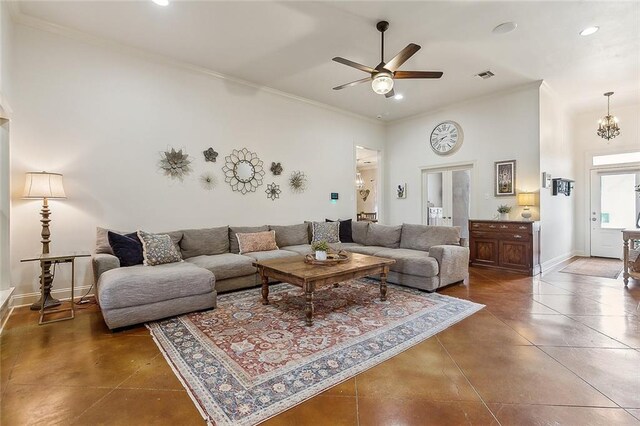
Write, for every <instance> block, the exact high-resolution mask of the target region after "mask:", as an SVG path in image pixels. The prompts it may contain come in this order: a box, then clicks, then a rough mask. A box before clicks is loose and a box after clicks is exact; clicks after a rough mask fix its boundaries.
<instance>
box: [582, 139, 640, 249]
mask: <svg viewBox="0 0 640 426" xmlns="http://www.w3.org/2000/svg"><path fill="white" fill-rule="evenodd" d="M635 151H638V147H637V146H635V145H621V146H620V147H618V148H617V149H615V150H612V149H608V150H606V151H605V150H592V151H587V152H585V153H584V164H585V167H584V175H583V179H584V180H583V182H586V186H588V189H585V191H584V192H583V194H584V197H583V200H582V211H583V212H584V217H583V223H582V226H583V228H582V229H583V232H584V247H583V248H584V251H583V255H586V256H588V257H590V256H591V196H592V194H591V173H592V172H593V171H618V170H619V171H622V172H624V171H627V170H634V169H637V168H638V167H640V162H635V163H620V164H607V165H604V166H594V165H593V157H597V156H600V155H611V154H625V153H628V152H635ZM578 191H579V189H578ZM577 208H580V207H577ZM574 217H575V216H574ZM578 226H579V225H578ZM574 229H578V228H574Z"/></svg>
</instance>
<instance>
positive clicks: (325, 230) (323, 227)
mask: <svg viewBox="0 0 640 426" xmlns="http://www.w3.org/2000/svg"><path fill="white" fill-rule="evenodd" d="M316 241H326V242H327V243H339V242H340V222H313V238H312V241H311V242H312V243H314V242H316Z"/></svg>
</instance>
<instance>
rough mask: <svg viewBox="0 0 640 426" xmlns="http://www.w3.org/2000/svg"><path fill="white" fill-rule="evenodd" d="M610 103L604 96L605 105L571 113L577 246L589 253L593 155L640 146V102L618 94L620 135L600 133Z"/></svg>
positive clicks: (613, 108) (615, 111)
mask: <svg viewBox="0 0 640 426" xmlns="http://www.w3.org/2000/svg"><path fill="white" fill-rule="evenodd" d="M606 106H607V104H606V99H605V97H604V96H603V97H602V108H601V109H598V110H593V111H589V112H583V113H581V114H576V115H574V116H572V117H571V129H572V143H573V146H574V152H575V156H574V159H575V160H574V168H575V176H576V183H575V194H576V210H575V216H574V223H575V230H576V235H575V248H576V250H577V251H578V252H579V253H581V254H585V255H587V256H588V255H589V253H590V247H589V245H590V236H589V233H590V226H589V219H590V214H589V212H590V194H591V192H590V191H591V188H590V185H591V183H590V173H591V158H592V157H593V155H606V154H615V153H620V152H628V151H637V150H640V103H637V104H635V105H626V106H617V105H616V98H615V95H614V96H612V97H611V113H612V114H613V115H615V116H616V117H618V119H619V120H620V135H619V136H618V137H616V138H614V139H611V140H610V141H606V140H605V139H602V138H601V137H600V136H598V135H597V134H596V130H597V129H598V120H599V119H600V118H602V117H603V116H604V115H605V114H606Z"/></svg>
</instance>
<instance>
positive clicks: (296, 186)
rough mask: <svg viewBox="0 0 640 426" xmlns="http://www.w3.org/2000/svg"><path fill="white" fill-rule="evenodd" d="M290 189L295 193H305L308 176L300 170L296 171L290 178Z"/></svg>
mask: <svg viewBox="0 0 640 426" xmlns="http://www.w3.org/2000/svg"><path fill="white" fill-rule="evenodd" d="M289 187H291V190H292V191H293V192H298V193H301V192H304V191H305V190H306V189H307V176H306V175H305V174H304V172H301V171H300V170H295V171H294V172H292V173H291V175H290V176H289Z"/></svg>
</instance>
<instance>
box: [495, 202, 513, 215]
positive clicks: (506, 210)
mask: <svg viewBox="0 0 640 426" xmlns="http://www.w3.org/2000/svg"><path fill="white" fill-rule="evenodd" d="M509 212H511V206H508V205H506V204H500V205H499V206H498V213H509Z"/></svg>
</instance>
